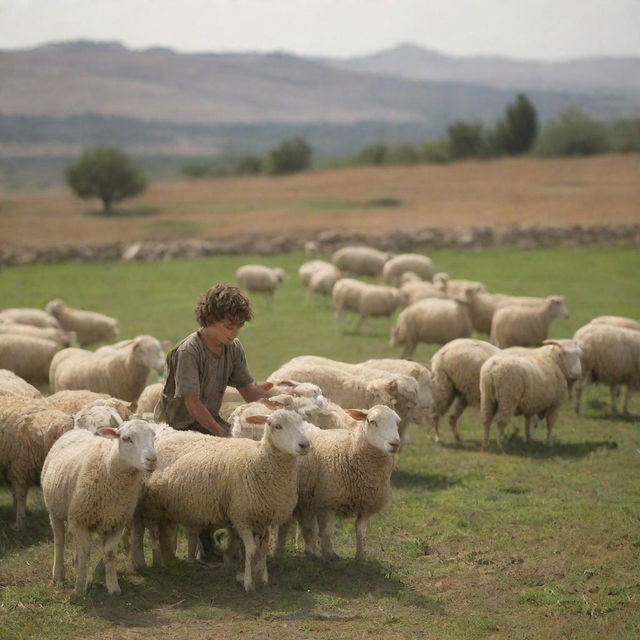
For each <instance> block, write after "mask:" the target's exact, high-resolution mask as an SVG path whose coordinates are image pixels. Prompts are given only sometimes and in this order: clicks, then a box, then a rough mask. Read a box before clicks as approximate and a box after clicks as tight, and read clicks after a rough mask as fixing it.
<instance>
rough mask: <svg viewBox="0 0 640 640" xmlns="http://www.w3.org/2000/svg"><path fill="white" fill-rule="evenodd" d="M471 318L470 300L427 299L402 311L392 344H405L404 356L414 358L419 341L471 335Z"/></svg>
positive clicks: (434, 341)
mask: <svg viewBox="0 0 640 640" xmlns="http://www.w3.org/2000/svg"><path fill="white" fill-rule="evenodd" d="M471 329H472V327H471V318H470V315H469V310H468V305H467V303H466V302H464V301H462V300H460V299H455V300H440V299H439V298H427V299H426V300H420V301H418V302H416V303H414V304H412V305H409V306H408V307H407V308H406V309H404V310H403V311H402V312H400V315H399V316H398V320H397V321H396V326H395V328H394V330H393V332H392V335H391V342H390V345H391V346H392V347H396V346H398V345H404V350H403V352H402V357H403V358H405V359H407V360H410V359H411V358H412V357H413V354H414V352H415V349H416V346H417V344H418V342H426V343H428V344H444V343H446V342H449V341H451V340H455V339H456V338H468V337H469V336H471Z"/></svg>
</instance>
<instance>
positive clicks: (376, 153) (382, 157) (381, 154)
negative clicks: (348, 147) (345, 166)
mask: <svg viewBox="0 0 640 640" xmlns="http://www.w3.org/2000/svg"><path fill="white" fill-rule="evenodd" d="M388 155H389V149H388V148H387V145H386V144H384V143H383V142H373V143H371V144H368V145H367V146H366V147H363V148H362V149H361V150H360V151H359V152H358V154H357V155H356V157H355V159H354V160H355V163H356V164H373V165H383V164H386V162H387V157H388Z"/></svg>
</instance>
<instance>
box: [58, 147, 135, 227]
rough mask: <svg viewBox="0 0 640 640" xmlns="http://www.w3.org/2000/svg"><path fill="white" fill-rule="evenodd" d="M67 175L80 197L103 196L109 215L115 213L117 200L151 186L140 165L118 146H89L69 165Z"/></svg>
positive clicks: (69, 183)
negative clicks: (117, 147)
mask: <svg viewBox="0 0 640 640" xmlns="http://www.w3.org/2000/svg"><path fill="white" fill-rule="evenodd" d="M65 178H66V180H67V184H68V185H69V186H70V187H71V189H73V191H74V192H75V193H76V195H77V196H78V197H80V198H83V199H85V200H86V199H88V198H100V200H102V206H103V213H104V215H105V216H108V215H111V213H112V206H113V204H114V203H116V202H120V201H121V200H124V199H125V198H130V197H132V196H136V195H138V194H139V193H142V192H143V191H144V190H145V188H146V186H147V179H146V178H145V176H144V174H143V173H142V170H141V169H140V167H139V166H138V165H137V164H136V163H135V162H134V161H133V160H132V159H131V158H130V157H129V156H128V155H127V154H126V153H124V152H122V151H120V150H119V149H116V148H115V147H93V148H91V149H86V150H85V151H83V152H82V153H81V154H80V155H79V156H78V158H76V161H75V162H74V163H73V164H72V165H71V166H70V167H67V169H66V171H65Z"/></svg>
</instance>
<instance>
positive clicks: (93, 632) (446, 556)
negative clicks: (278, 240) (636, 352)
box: [0, 248, 640, 640]
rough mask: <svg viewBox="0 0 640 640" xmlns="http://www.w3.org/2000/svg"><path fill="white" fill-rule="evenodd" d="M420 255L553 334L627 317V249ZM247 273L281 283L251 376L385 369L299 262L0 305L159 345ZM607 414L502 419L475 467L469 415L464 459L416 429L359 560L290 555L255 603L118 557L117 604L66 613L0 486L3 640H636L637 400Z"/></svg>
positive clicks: (100, 597) (40, 518)
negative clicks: (528, 308) (336, 362)
mask: <svg viewBox="0 0 640 640" xmlns="http://www.w3.org/2000/svg"><path fill="white" fill-rule="evenodd" d="M431 255H432V257H433V258H434V260H435V262H436V265H437V267H438V269H442V270H445V271H447V272H449V273H450V274H452V275H455V276H459V277H467V278H475V279H479V280H482V281H483V282H485V284H486V285H487V287H488V288H489V290H492V291H504V292H507V293H513V294H528V295H544V294H547V293H563V294H565V295H566V296H567V304H568V307H569V310H570V312H571V317H570V318H569V320H566V321H557V322H556V323H554V324H553V325H552V329H551V335H552V336H554V337H568V336H570V335H572V334H573V332H574V331H575V329H577V328H578V327H579V326H581V325H582V324H584V323H585V322H587V321H588V320H589V319H590V318H592V317H593V316H595V315H599V314H605V313H606V314H617V315H627V316H632V317H635V318H640V280H639V279H638V274H639V273H640V254H639V253H638V251H637V250H627V249H619V248H598V249H549V250H531V251H517V250H500V251H491V252H484V253H456V252H433V253H432V254H431ZM253 261H259V262H263V263H266V264H270V265H273V266H276V265H278V266H282V267H284V268H285V269H286V271H287V274H288V278H287V281H286V283H285V285H284V286H283V288H282V289H281V290H279V291H278V293H277V296H276V300H275V302H274V304H273V306H272V307H269V306H268V305H267V304H266V302H265V301H264V300H261V299H256V300H254V308H255V311H256V319H255V320H254V321H253V322H252V323H251V324H250V325H248V326H247V327H245V328H244V329H243V330H242V333H241V336H240V337H241V339H242V341H243V344H244V345H245V348H246V351H247V354H248V358H249V364H250V368H251V369H252V371H253V373H254V375H255V376H256V377H257V378H264V377H265V376H266V375H267V374H268V373H269V372H270V371H272V370H273V369H275V368H276V367H277V366H278V365H280V364H281V363H282V362H284V361H286V360H287V359H289V358H290V357H292V356H295V355H301V354H304V353H314V354H317V355H324V356H329V357H334V358H339V359H343V360H347V361H352V362H355V361H358V360H364V359H367V358H373V357H393V356H396V357H397V356H398V352H397V350H392V349H391V348H390V347H389V346H388V344H387V340H386V333H387V327H386V324H385V323H384V322H372V323H371V324H370V325H369V326H368V327H365V330H364V333H363V334H354V333H353V332H350V331H347V332H346V333H344V334H343V333H340V332H338V331H337V329H336V328H335V326H334V323H333V318H332V311H331V309H330V307H329V306H328V305H326V304H322V303H318V302H316V301H309V300H305V298H304V296H303V293H302V290H301V287H300V285H299V283H298V281H297V277H296V275H295V273H296V269H297V267H298V266H299V264H301V262H302V261H303V258H302V257H301V256H300V255H289V256H280V257H273V258H263V257H257V256H243V257H232V258H231V257H225V258H220V259H206V260H198V261H193V262H183V263H168V264H119V263H118V264H106V265H58V266H49V267H42V266H29V267H21V268H12V269H5V270H2V271H0V291H1V293H2V301H1V304H2V306H3V307H5V306H6V307H9V306H32V305H33V306H42V305H44V304H45V303H46V302H47V301H48V300H49V299H50V298H52V297H54V296H59V297H62V298H64V299H65V300H66V301H67V303H68V304H70V305H72V306H80V307H84V308H91V309H95V310H99V311H103V312H107V313H109V314H111V315H114V316H117V317H118V318H120V322H121V329H122V334H123V336H124V337H128V336H133V335H136V334H138V333H142V332H145V333H151V334H153V335H155V336H156V337H158V338H161V339H167V340H171V341H175V340H177V339H179V338H180V337H182V336H183V335H185V334H186V333H188V332H190V331H191V330H192V329H193V321H192V308H193V304H194V301H195V298H196V297H197V295H198V294H199V293H200V292H202V291H204V290H205V289H206V288H207V287H208V286H210V285H211V284H212V283H213V282H216V281H227V282H229V281H232V279H233V272H234V270H235V269H236V267H237V266H239V265H240V264H242V263H247V262H253ZM434 350H435V349H434V348H432V347H427V346H425V345H421V346H420V347H419V348H418V351H417V352H416V359H417V360H418V361H420V362H422V363H427V362H428V360H429V358H430V356H431V354H432V353H433V352H434ZM607 398H608V392H607V391H606V390H605V389H603V388H598V387H590V388H589V389H588V390H587V393H586V404H585V408H584V414H583V415H582V416H580V417H577V416H576V415H575V414H574V413H573V411H572V410H571V409H570V407H569V406H568V405H567V406H566V407H564V408H563V410H562V412H561V415H560V418H559V420H558V424H557V429H556V432H555V444H554V446H553V447H551V448H547V447H546V446H544V445H543V444H542V441H543V437H544V434H543V432H542V430H541V428H540V427H539V428H538V429H536V430H534V433H533V438H534V443H533V444H531V445H529V446H526V445H524V443H523V441H522V427H521V421H520V420H519V419H518V420H517V421H515V422H514V425H512V428H511V430H510V431H509V433H508V437H507V438H506V453H505V454H504V455H501V454H498V453H497V452H496V450H495V445H493V444H492V447H491V449H490V450H489V451H487V452H481V451H480V450H479V445H480V438H481V428H480V425H479V423H478V419H477V414H476V413H475V412H474V411H472V410H470V411H468V412H467V413H466V414H465V415H464V416H463V419H462V421H461V427H460V430H461V435H462V436H463V438H464V440H465V444H464V446H462V447H455V446H453V444H452V437H451V435H450V433H449V432H448V431H447V430H446V429H443V434H444V436H443V440H444V442H443V443H442V444H441V445H435V444H434V442H433V439H432V437H431V434H430V432H429V430H428V429H426V428H425V427H414V428H413V430H412V431H411V444H410V446H409V447H407V448H406V450H405V451H403V452H402V453H401V454H400V456H399V458H398V463H397V468H396V469H395V471H394V474H393V478H392V483H393V487H394V500H393V504H392V505H391V506H390V507H389V508H388V509H386V510H385V511H384V512H383V513H382V514H380V515H379V516H378V517H376V518H374V519H373V520H372V522H371V524H370V527H369V542H368V551H369V560H368V561H367V562H366V563H364V564H362V565H357V564H356V563H355V562H354V561H353V554H354V546H355V543H354V537H353V531H352V528H353V527H352V523H351V522H346V521H344V522H341V523H340V524H339V526H338V528H337V534H336V542H337V544H336V549H337V551H338V552H339V553H340V555H341V556H342V559H341V560H339V561H337V562H336V563H332V564H325V563H322V562H317V561H311V560H309V559H306V558H303V557H302V556H300V555H299V553H298V552H299V547H292V549H291V553H289V554H287V555H286V556H285V557H283V558H276V559H272V560H271V562H270V575H271V585H270V586H269V587H268V588H266V589H264V590H262V591H259V592H257V593H256V594H252V595H245V594H244V592H243V591H242V589H241V587H240V586H239V585H237V584H236V583H235V581H234V579H233V576H232V575H231V574H230V573H228V572H227V571H226V570H224V569H208V568H204V567H201V566H192V565H188V564H186V562H184V561H177V562H176V564H175V565H174V566H171V567H169V568H167V569H152V568H149V569H147V570H146V571H145V572H144V573H143V574H142V575H135V574H130V573H127V572H126V563H125V556H124V553H122V554H121V571H122V573H121V578H120V584H121V586H122V589H123V594H122V596H119V597H111V598H110V597H107V595H106V592H105V590H104V586H103V585H102V584H96V585H94V586H93V587H92V588H91V589H90V591H89V594H88V595H87V597H86V598H83V599H77V598H75V597H74V596H73V589H72V584H71V582H69V583H68V584H66V585H65V586H63V587H53V586H51V584H50V582H49V579H50V571H51V562H52V556H53V549H52V543H51V539H52V534H51V531H50V528H49V524H48V520H47V517H46V512H45V510H44V507H43V503H42V499H41V494H40V491H39V490H38V489H34V490H32V492H31V495H30V501H29V506H30V508H31V510H32V512H33V514H32V516H31V519H30V522H29V526H28V528H27V530H26V531H25V532H21V533H17V532H15V531H14V530H12V529H11V528H10V527H9V523H10V521H11V498H10V495H9V493H8V491H7V490H6V488H5V487H0V589H1V603H0V638H2V640H5V639H6V640H9V639H11V640H14V639H15V640H18V639H19V640H22V639H26V638H36V637H37V638H43V637H46V638H51V639H57V638H60V639H62V638H64V639H65V640H72V639H75V638H101V639H109V638H118V639H120V638H127V639H128V638H131V639H133V638H136V639H137V638H145V639H155V638H177V639H178V640H181V639H187V638H189V639H199V638H227V637H232V636H234V637H235V636H236V635H237V636H240V637H243V638H248V639H253V638H271V637H278V638H280V639H282V640H284V639H289V638H291V639H294V638H347V639H356V638H358V639H359V638H368V637H372V638H373V637H381V638H389V639H395V638H437V639H451V640H454V639H455V640H459V639H480V638H500V639H502V638H504V639H509V640H511V639H519V638H522V639H525V638H526V639H534V638H544V639H545V640H547V639H556V638H557V639H560V638H562V639H564V638H575V639H584V640H587V639H589V640H590V639H593V638H616V639H618V638H629V639H632V638H638V637H639V636H640V579H639V577H638V562H639V561H640V454H639V452H638V450H639V449H640V431H639V429H640V425H639V424H638V421H637V414H638V412H640V401H639V400H638V398H635V399H634V400H635V402H634V403H633V405H632V407H633V409H634V412H635V414H636V419H633V418H629V417H627V418H613V417H612V416H611V415H610V414H609V408H608V402H607ZM492 435H493V434H492ZM69 562H70V554H69ZM71 575H73V574H72V573H71Z"/></svg>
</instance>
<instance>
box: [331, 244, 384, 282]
mask: <svg viewBox="0 0 640 640" xmlns="http://www.w3.org/2000/svg"><path fill="white" fill-rule="evenodd" d="M390 257H391V256H390V254H388V253H385V252H384V251H378V249H372V248H371V247H355V246H348V247H342V249H338V250H337V251H335V252H334V253H333V255H332V256H331V262H333V264H335V265H336V267H338V269H340V271H343V272H345V273H350V274H353V275H357V276H372V277H374V278H375V277H377V276H379V275H380V273H381V272H382V268H383V267H384V263H385V262H386V261H387V260H389V258H390Z"/></svg>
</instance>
